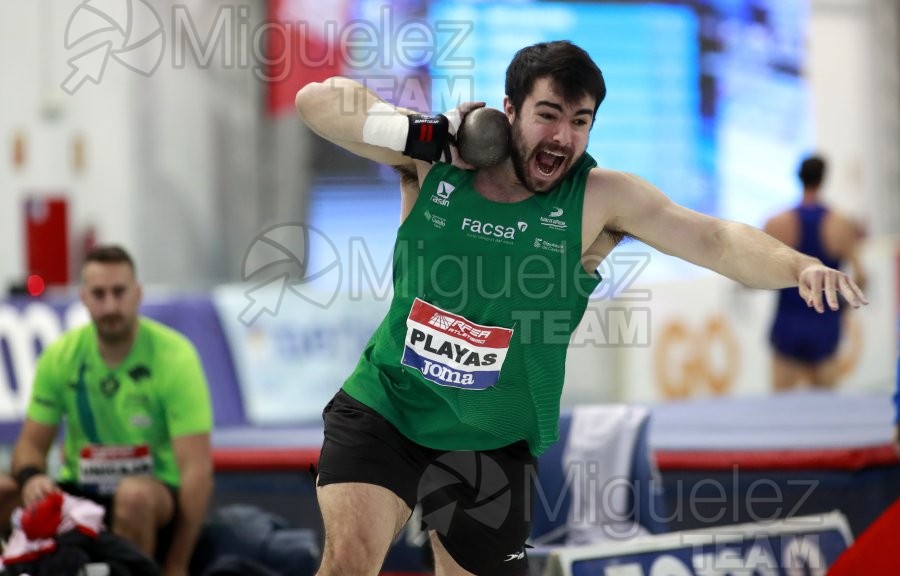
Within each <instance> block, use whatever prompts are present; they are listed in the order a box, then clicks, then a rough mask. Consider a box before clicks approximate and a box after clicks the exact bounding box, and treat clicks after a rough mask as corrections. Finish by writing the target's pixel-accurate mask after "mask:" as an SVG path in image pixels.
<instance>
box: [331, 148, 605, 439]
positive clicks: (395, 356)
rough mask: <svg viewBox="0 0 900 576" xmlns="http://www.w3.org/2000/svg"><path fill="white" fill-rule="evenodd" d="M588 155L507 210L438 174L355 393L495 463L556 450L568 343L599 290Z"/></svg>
mask: <svg viewBox="0 0 900 576" xmlns="http://www.w3.org/2000/svg"><path fill="white" fill-rule="evenodd" d="M594 166H596V163H595V162H594V160H593V158H591V157H590V156H589V155H587V154H585V155H584V157H582V158H581V159H580V160H579V161H578V163H577V164H576V166H575V168H574V169H573V170H572V172H571V173H570V175H569V176H568V177H567V178H566V180H564V181H563V182H562V183H560V185H559V186H557V187H556V188H554V189H553V190H552V191H550V192H548V193H546V194H536V195H534V196H532V197H530V198H528V199H526V200H522V201H519V202H513V203H498V202H494V201H491V200H488V199H486V198H484V197H483V196H481V195H480V194H479V193H478V192H477V191H476V190H475V188H474V187H473V182H474V178H475V173H474V172H468V171H464V170H460V169H457V168H455V167H453V166H451V165H449V164H436V165H435V166H433V167H432V168H431V170H430V172H429V173H428V176H427V177H426V179H425V182H424V183H423V185H422V191H421V192H420V194H419V197H418V199H417V200H416V203H415V205H414V206H413V209H412V211H411V212H410V214H409V215H408V216H407V217H406V219H405V220H404V221H403V224H402V225H401V226H400V228H399V230H398V233H397V240H396V243H395V245H394V255H393V287H394V295H393V300H392V301H391V306H390V309H389V311H388V314H387V316H386V317H385V319H384V320H383V321H382V323H381V324H380V326H379V327H378V329H377V330H376V331H375V334H374V335H373V336H372V338H371V339H370V340H369V342H368V344H367V345H366V348H365V350H364V351H363V354H362V357H361V358H360V361H359V363H358V364H357V366H356V369H355V370H354V372H353V373H352V374H351V375H350V377H349V378H348V379H347V381H346V382H345V383H344V386H343V388H344V390H345V391H346V392H347V393H348V394H349V395H350V396H352V397H353V398H355V399H357V400H359V401H360V402H362V403H363V404H365V405H367V406H369V407H371V408H372V409H374V410H376V411H377V412H379V413H380V414H381V415H382V416H384V417H385V418H386V419H387V420H388V421H389V422H391V423H392V424H393V425H394V426H395V427H396V428H397V429H398V430H399V431H400V432H401V433H402V434H403V435H405V436H406V437H407V438H409V439H411V440H412V441H414V442H416V443H418V444H421V445H423V446H427V447H429V448H434V449H438V450H491V449H495V448H500V447H502V446H506V445H509V444H512V443H514V442H517V441H520V440H525V441H527V442H528V445H529V447H530V449H531V452H532V454H534V455H535V456H537V455H540V454H541V453H542V452H543V451H544V450H546V449H547V447H548V446H550V445H551V444H552V443H553V442H555V441H556V439H557V437H558V424H559V401H560V396H561V394H562V386H563V379H564V375H565V362H566V350H567V348H568V344H569V338H570V336H571V334H572V332H573V331H574V330H575V328H576V327H577V326H578V323H579V322H580V320H581V317H582V315H583V314H584V310H585V307H586V306H587V300H588V297H589V296H590V295H591V293H592V292H593V290H594V289H595V288H596V287H597V285H598V283H599V281H600V279H599V277H597V276H596V275H594V274H589V273H587V272H585V271H584V269H583V267H582V265H581V251H582V250H581V214H582V209H583V205H584V188H585V182H586V179H587V175H588V172H589V171H590V169H591V168H593V167H594Z"/></svg>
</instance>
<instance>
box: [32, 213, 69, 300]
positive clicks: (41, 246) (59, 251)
mask: <svg viewBox="0 0 900 576" xmlns="http://www.w3.org/2000/svg"><path fill="white" fill-rule="evenodd" d="M25 265H26V267H27V276H32V275H37V276H40V277H41V278H43V280H44V283H45V284H46V285H47V286H53V285H57V286H59V285H65V284H68V283H69V207H68V200H66V198H64V197H62V196H44V195H40V196H38V195H31V196H28V197H27V198H26V200H25Z"/></svg>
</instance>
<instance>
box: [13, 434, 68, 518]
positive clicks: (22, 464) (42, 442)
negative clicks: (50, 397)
mask: <svg viewBox="0 0 900 576" xmlns="http://www.w3.org/2000/svg"><path fill="white" fill-rule="evenodd" d="M56 430H57V426H50V425H47V424H41V423H40V422H36V421H35V420H32V419H31V418H25V422H24V423H23V424H22V430H21V432H19V438H18V439H17V440H16V446H15V448H14V449H13V457H12V474H13V478H15V479H16V481H17V482H22V480H24V476H23V477H22V478H20V475H21V474H22V472H23V471H25V470H41V471H43V472H42V473H40V474H34V473H30V474H28V478H27V480H25V481H24V482H22V483H21V485H19V490H21V492H22V500H23V501H24V503H25V504H26V505H30V504H32V503H34V502H36V501H38V500H40V499H42V498H43V497H44V496H46V495H47V494H48V493H50V492H51V491H52V490H54V489H55V488H56V484H55V483H54V482H53V480H52V479H51V478H50V477H49V476H47V473H46V470H47V454H48V453H49V452H50V446H51V445H52V444H53V439H54V438H56Z"/></svg>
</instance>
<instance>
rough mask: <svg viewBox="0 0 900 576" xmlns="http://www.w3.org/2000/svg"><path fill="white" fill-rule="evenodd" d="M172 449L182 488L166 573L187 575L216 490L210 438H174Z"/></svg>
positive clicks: (165, 568)
mask: <svg viewBox="0 0 900 576" xmlns="http://www.w3.org/2000/svg"><path fill="white" fill-rule="evenodd" d="M172 448H173V449H174V451H175V458H176V460H177V462H178V470H179V474H180V475H181V487H180V488H179V490H178V516H177V517H176V518H175V533H174V537H173V538H172V546H171V548H169V553H168V556H167V557H166V560H165V565H164V567H163V573H165V574H170V573H171V574H187V568H188V566H189V565H190V561H191V554H193V551H194V545H195V544H196V543H197V537H198V535H199V534H200V528H201V526H202V525H203V520H204V518H205V517H206V510H207V507H208V505H209V499H210V496H211V495H212V490H213V466H212V448H211V446H210V435H209V434H208V433H207V434H192V435H190V436H181V437H179V438H175V439H174V440H172Z"/></svg>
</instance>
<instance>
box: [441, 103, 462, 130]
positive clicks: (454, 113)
mask: <svg viewBox="0 0 900 576" xmlns="http://www.w3.org/2000/svg"><path fill="white" fill-rule="evenodd" d="M444 116H446V117H447V120H448V121H449V122H450V134H451V135H452V136H456V133H457V132H458V131H459V126H460V124H462V117H461V116H460V115H459V108H452V109H450V110H447V111H446V112H444Z"/></svg>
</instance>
